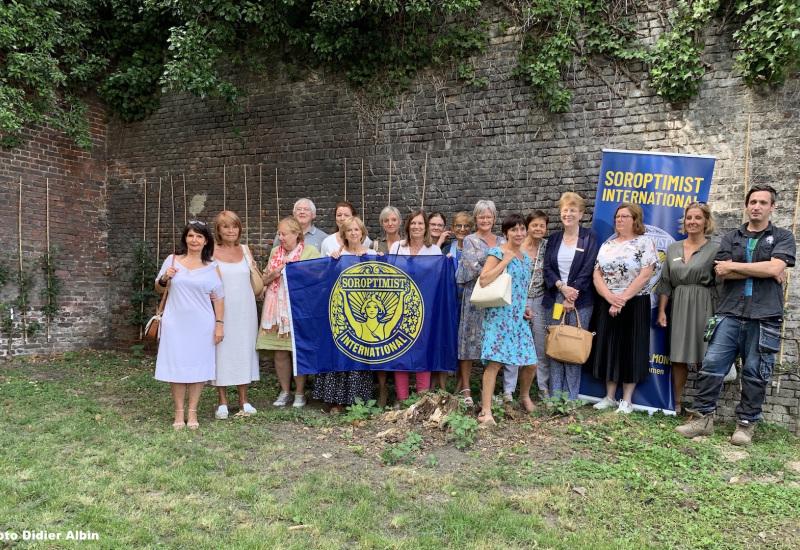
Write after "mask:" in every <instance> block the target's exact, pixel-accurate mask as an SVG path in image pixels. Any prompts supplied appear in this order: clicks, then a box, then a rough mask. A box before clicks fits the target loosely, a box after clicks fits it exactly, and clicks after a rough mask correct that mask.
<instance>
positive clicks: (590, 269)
mask: <svg viewBox="0 0 800 550" xmlns="http://www.w3.org/2000/svg"><path fill="white" fill-rule="evenodd" d="M563 240H564V232H563V231H558V232H556V233H553V234H552V235H550V237H549V238H548V240H547V249H546V250H545V252H544V286H545V290H544V297H543V298H542V305H543V306H544V307H553V304H555V303H556V297H557V296H558V294H559V291H558V289H557V288H556V283H557V282H558V281H559V280H560V279H561V273H560V272H559V271H558V249H559V248H561V241H563ZM596 260H597V233H595V232H594V229H588V228H586V227H580V228H579V229H578V244H577V245H576V247H575V259H573V260H572V266H571V267H570V268H569V277H567V280H566V281H562V282H563V283H564V284H565V285H567V286H571V287H572V288H574V289H576V290H578V301H576V302H575V307H576V308H577V309H580V308H583V307H586V306H590V305H592V304H593V303H594V282H593V281H594V279H593V278H592V277H593V275H594V263H595V261H596Z"/></svg>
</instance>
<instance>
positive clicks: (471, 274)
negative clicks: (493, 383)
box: [456, 200, 506, 405]
mask: <svg viewBox="0 0 800 550" xmlns="http://www.w3.org/2000/svg"><path fill="white" fill-rule="evenodd" d="M472 218H473V220H474V221H475V225H476V227H477V228H478V230H477V231H476V232H475V233H472V234H470V235H467V236H466V237H465V238H464V252H463V254H462V255H461V261H460V262H459V263H458V271H456V283H458V285H459V286H460V287H461V288H463V289H464V297H463V299H462V301H461V319H460V321H459V325H458V383H457V384H456V392H458V393H460V394H461V395H463V396H464V397H463V399H464V403H466V404H467V405H472V404H473V401H472V391H471V389H470V380H469V377H470V373H471V371H472V362H473V361H474V360H475V359H480V358H481V357H482V355H481V354H482V351H483V349H482V345H483V318H484V316H485V312H486V310H485V309H481V308H478V307H475V306H474V305H472V303H471V302H470V301H469V299H470V297H471V296H472V291H473V289H474V288H475V283H476V282H477V280H478V277H479V276H480V274H481V271H482V270H483V265H484V263H485V262H486V257H487V256H488V255H489V250H491V249H492V248H494V247H496V246H502V245H504V244H506V239H505V238H504V237H502V236H500V235H495V234H494V233H492V229H493V228H494V222H495V220H496V219H497V207H495V205H494V203H493V202H492V201H490V200H479V201H478V202H477V203H475V208H474V210H473V215H472ZM493 389H494V388H492V390H493Z"/></svg>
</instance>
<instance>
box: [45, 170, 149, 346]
mask: <svg viewBox="0 0 800 550" xmlns="http://www.w3.org/2000/svg"><path fill="white" fill-rule="evenodd" d="M44 181H45V219H46V222H45V234H46V238H47V271H48V273H49V272H50V266H51V265H52V263H51V262H52V261H53V259H52V258H51V257H50V178H45V180H44ZM47 290H48V292H47V305H48V306H49V305H50V304H52V303H53V296H52V294H51V293H50V292H49V291H50V277H47ZM46 317H47V341H48V342H49V341H50V316H49V315H47V316H46ZM139 330H140V331H141V330H142V329H141V327H139Z"/></svg>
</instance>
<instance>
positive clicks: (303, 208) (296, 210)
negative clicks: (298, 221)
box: [294, 206, 311, 212]
mask: <svg viewBox="0 0 800 550" xmlns="http://www.w3.org/2000/svg"><path fill="white" fill-rule="evenodd" d="M294 211H295V212H311V208H309V207H308V206H298V207H297V208H295V209H294Z"/></svg>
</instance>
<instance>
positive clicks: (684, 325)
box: [657, 241, 719, 363]
mask: <svg viewBox="0 0 800 550" xmlns="http://www.w3.org/2000/svg"><path fill="white" fill-rule="evenodd" d="M718 249H719V244H718V243H714V242H711V241H706V244H704V245H703V246H701V247H700V248H699V249H697V251H696V252H695V253H694V254H692V256H691V257H690V258H689V263H688V264H687V263H686V262H685V261H684V258H683V241H678V242H675V243H672V244H671V245H669V247H668V248H667V256H666V258H665V260H664V266H663V268H662V270H661V280H660V281H659V283H658V287H657V290H658V292H660V293H661V294H665V295H667V296H669V297H670V300H669V305H670V308H671V312H672V313H671V315H670V317H669V320H668V321H667V326H668V327H669V331H670V354H669V358H670V361H672V362H673V363H702V362H703V356H704V355H705V353H706V347H707V346H708V344H707V343H706V342H703V332H704V331H705V328H706V325H707V324H708V319H709V318H710V317H711V316H712V315H714V311H715V310H716V307H717V284H718V282H719V281H718V280H717V278H716V276H715V274H714V259H715V258H716V256H717V250H718Z"/></svg>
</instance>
